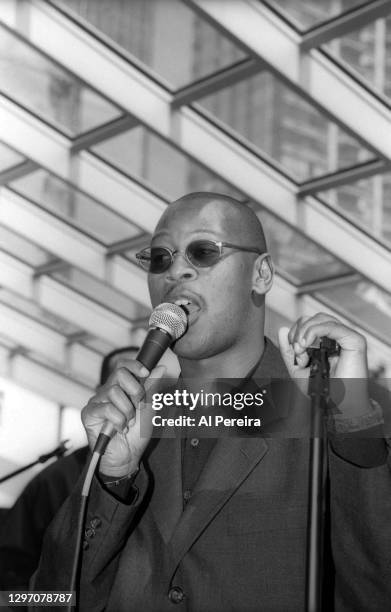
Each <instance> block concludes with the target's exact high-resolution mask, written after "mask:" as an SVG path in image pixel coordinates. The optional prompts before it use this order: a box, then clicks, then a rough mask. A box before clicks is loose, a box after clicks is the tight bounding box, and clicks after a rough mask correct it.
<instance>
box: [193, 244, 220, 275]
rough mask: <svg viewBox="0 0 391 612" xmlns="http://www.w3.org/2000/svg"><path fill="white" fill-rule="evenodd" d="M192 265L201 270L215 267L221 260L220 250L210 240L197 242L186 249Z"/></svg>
mask: <svg viewBox="0 0 391 612" xmlns="http://www.w3.org/2000/svg"><path fill="white" fill-rule="evenodd" d="M186 252H187V256H188V258H189V260H190V261H191V263H192V264H194V265H195V266H199V267H201V268H203V267H205V268H206V267H207V266H213V265H214V264H215V263H216V262H217V261H218V260H219V258H220V249H219V247H218V246H217V245H216V244H214V242H210V241H209V240H195V241H194V242H191V243H190V244H189V246H188V247H187V249H186Z"/></svg>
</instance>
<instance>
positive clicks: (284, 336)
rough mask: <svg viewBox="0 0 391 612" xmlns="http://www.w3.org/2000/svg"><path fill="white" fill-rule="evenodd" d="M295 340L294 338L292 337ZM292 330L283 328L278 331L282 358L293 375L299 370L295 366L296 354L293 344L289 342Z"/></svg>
mask: <svg viewBox="0 0 391 612" xmlns="http://www.w3.org/2000/svg"><path fill="white" fill-rule="evenodd" d="M291 337H292V338H293V336H291ZM289 338H290V330H289V328H288V327H281V328H280V329H279V330H278V343H279V345H280V352H281V356H282V358H283V360H284V363H285V365H286V367H287V369H288V372H289V373H290V374H291V375H293V374H294V372H295V371H296V369H297V366H295V352H294V350H293V346H292V343H291V342H290V340H289Z"/></svg>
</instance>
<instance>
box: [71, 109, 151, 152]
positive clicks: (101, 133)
mask: <svg viewBox="0 0 391 612" xmlns="http://www.w3.org/2000/svg"><path fill="white" fill-rule="evenodd" d="M137 125H139V122H138V121H137V120H136V119H135V118H134V117H132V116H131V115H123V116H122V117H119V119H113V121H110V122H109V123H105V124H104V125H100V126H99V127H97V128H95V129H94V130H91V131H89V132H86V133H85V134H82V135H81V136H78V137H77V138H74V139H73V140H72V144H71V153H72V154H75V153H78V152H79V151H83V150H85V149H89V148H90V147H93V146H95V145H97V144H99V143H100V142H102V140H107V139H109V138H113V137H114V136H117V135H118V134H122V132H125V131H126V130H129V129H131V128H133V127H136V126H137Z"/></svg>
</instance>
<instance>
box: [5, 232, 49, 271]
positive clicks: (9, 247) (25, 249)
mask: <svg viewBox="0 0 391 612" xmlns="http://www.w3.org/2000/svg"><path fill="white" fill-rule="evenodd" d="M0 248H2V249H4V251H7V252H8V253H10V254H11V255H15V257H17V258H18V259H21V260H22V261H24V262H25V263H28V264H30V265H31V266H33V267H34V268H37V267H38V266H41V265H43V264H46V263H48V262H49V261H51V260H53V259H55V257H54V255H52V254H51V253H49V252H48V251H45V250H44V249H41V248H40V247H39V246H37V245H36V244H33V243H32V242H30V241H29V240H26V238H23V236H19V234H16V233H14V232H12V231H11V230H9V229H8V228H7V227H4V226H2V225H0Z"/></svg>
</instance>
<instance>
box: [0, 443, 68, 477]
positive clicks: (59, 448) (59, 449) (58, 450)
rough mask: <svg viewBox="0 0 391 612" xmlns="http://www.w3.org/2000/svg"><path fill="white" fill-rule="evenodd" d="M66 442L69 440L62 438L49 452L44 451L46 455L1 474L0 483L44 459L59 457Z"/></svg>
mask: <svg viewBox="0 0 391 612" xmlns="http://www.w3.org/2000/svg"><path fill="white" fill-rule="evenodd" d="M67 442H69V440H64V441H63V442H61V444H60V445H59V446H57V448H55V449H54V450H53V451H52V452H51V453H46V455H41V456H40V457H38V459H37V460H36V461H33V462H32V463H29V464H28V465H25V466H24V467H21V468H19V469H18V470H15V471H14V472H10V473H9V474H7V475H6V476H3V477H2V478H0V484H1V483H2V482H5V481H6V480H9V479H10V478H13V477H14V476H17V475H18V474H21V473H22V472H25V471H26V470H28V469H30V468H31V467H33V466H34V465H37V463H46V461H48V460H49V459H51V458H52V457H57V459H59V458H60V457H62V455H63V454H64V453H65V452H66V451H67V447H66V446H65V445H66V443H67Z"/></svg>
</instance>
